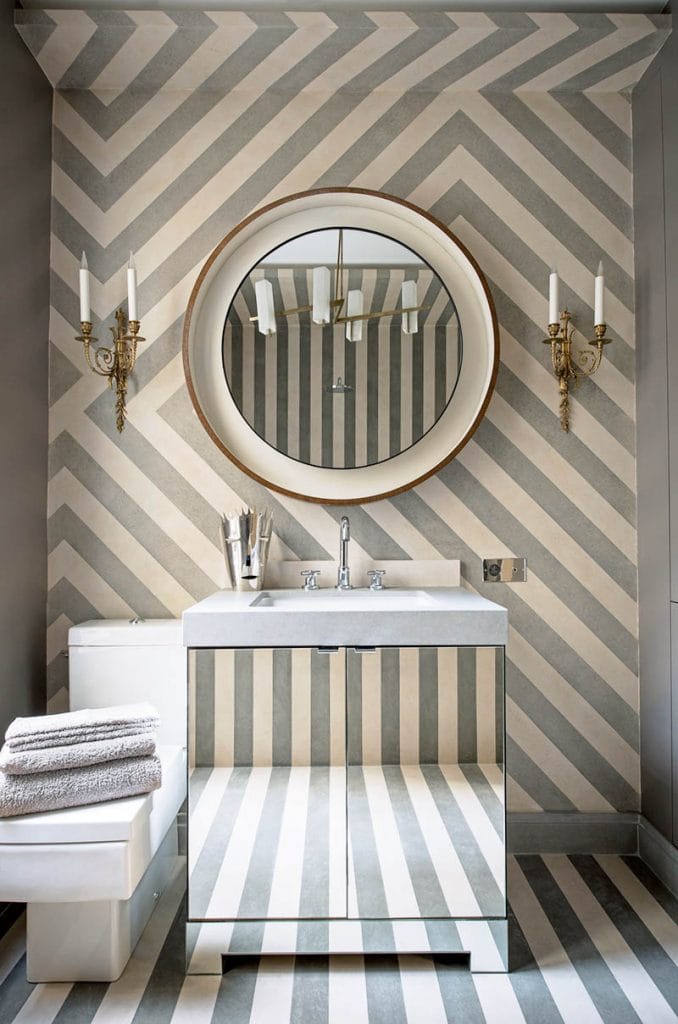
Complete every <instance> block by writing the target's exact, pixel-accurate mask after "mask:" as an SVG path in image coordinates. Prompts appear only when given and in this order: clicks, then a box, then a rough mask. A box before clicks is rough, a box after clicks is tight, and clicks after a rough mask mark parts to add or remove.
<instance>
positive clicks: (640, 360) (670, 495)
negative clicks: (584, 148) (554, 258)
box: [633, 37, 678, 843]
mask: <svg viewBox="0 0 678 1024" xmlns="http://www.w3.org/2000/svg"><path fill="white" fill-rule="evenodd" d="M677 90H678V41H677V40H676V39H675V37H674V38H672V39H671V40H670V41H669V43H668V44H667V46H666V47H665V49H664V50H663V52H662V54H661V56H660V58H659V59H658V61H657V63H656V64H655V65H653V67H652V68H651V69H650V71H649V72H648V74H647V75H646V77H645V79H644V80H643V81H642V82H641V84H640V85H639V87H638V88H637V90H636V91H635V92H634V94H633V125H634V133H633V143H634V147H633V148H634V193H635V204H634V205H635V243H636V317H637V320H636V337H637V346H636V353H637V360H636V374H637V378H636V387H637V391H636V396H637V414H638V425H637V429H638V459H637V465H638V558H639V570H638V577H639V624H640V732H641V792H642V811H643V814H644V815H645V816H646V817H647V818H648V819H649V820H650V821H651V822H652V824H653V825H655V826H656V827H657V828H658V829H659V830H660V831H661V832H662V833H663V834H664V835H665V836H667V837H668V838H669V839H672V840H673V842H674V843H678V410H677V409H676V402H675V395H676V390H677V388H678V353H677V352H676V337H675V330H676V322H677V320H678V294H677V292H676V277H677V275H678V120H677V119H676V116H675V110H674V102H675V95H676V91H677ZM672 623H673V629H672ZM672 637H673V640H672ZM672 661H673V663H674V665H675V669H674V671H673V672H672ZM672 691H673V695H672ZM672 709H673V715H674V721H673V723H672Z"/></svg>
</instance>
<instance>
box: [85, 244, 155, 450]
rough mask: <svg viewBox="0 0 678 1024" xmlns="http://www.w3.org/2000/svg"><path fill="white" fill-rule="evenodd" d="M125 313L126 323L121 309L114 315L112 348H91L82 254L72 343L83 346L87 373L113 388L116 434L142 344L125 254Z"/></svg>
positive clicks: (134, 291)
mask: <svg viewBox="0 0 678 1024" xmlns="http://www.w3.org/2000/svg"><path fill="white" fill-rule="evenodd" d="M127 311H128V313H129V320H128V319H127V318H126V317H125V314H124V313H123V311H122V309H116V311H115V320H116V326H115V327H111V328H110V332H111V334H112V335H113V346H112V347H111V348H97V349H95V348H92V342H93V341H97V338H95V337H94V336H93V335H92V321H91V320H90V302H89V269H88V266H87V257H86V256H85V253H84V252H83V254H82V261H81V263H80V334H76V341H81V342H82V344H83V346H84V349H85V359H86V360H87V365H88V366H89V368H90V370H92V371H93V372H94V373H96V374H98V375H99V376H100V377H105V378H106V379H107V380H108V386H109V387H110V388H111V389H112V388H113V385H114V384H115V394H116V398H115V425H116V427H117V428H118V433H119V434H120V433H122V431H123V429H124V426H125V416H126V414H127V413H126V409H125V396H126V394H127V378H128V377H129V375H130V373H131V372H132V370H133V369H134V364H135V362H136V358H137V343H138V342H140V341H145V340H146V339H145V338H142V337H141V335H140V334H139V329H140V327H141V324H140V322H139V320H137V271H136V267H135V265H134V255H133V254H132V253H130V254H129V263H128V264H127Z"/></svg>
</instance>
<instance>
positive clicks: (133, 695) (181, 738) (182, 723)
mask: <svg viewBox="0 0 678 1024" xmlns="http://www.w3.org/2000/svg"><path fill="white" fill-rule="evenodd" d="M68 658H69V660H68V666H69V668H68V678H69V704H70V708H71V711H79V710H80V709H81V708H101V707H108V706H110V705H112V704H134V703H137V702H138V701H146V700H147V701H150V703H151V704H153V705H154V706H155V707H156V708H157V710H158V714H159V715H160V729H159V730H158V743H162V744H172V745H178V746H181V747H185V746H186V702H187V685H186V648H185V647H184V646H183V644H182V640H181V621H180V620H179V619H148V620H146V621H143V620H141V621H138V622H137V621H134V622H129V621H128V620H127V619H99V620H95V621H92V622H84V623H83V624H82V625H80V626H72V627H71V629H69V631H68Z"/></svg>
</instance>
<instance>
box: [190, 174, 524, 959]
mask: <svg viewBox="0 0 678 1024" xmlns="http://www.w3.org/2000/svg"><path fill="white" fill-rule="evenodd" d="M183 359H184V369H185V374H186V382H187V386H188V390H189V393H190V396H191V400H192V402H193V405H194V408H195V411H196V413H197V415H198V417H199V419H200V422H201V423H202V425H203V427H204V428H205V430H206V431H207V433H208V435H209V436H210V438H211V439H212V441H213V442H214V444H215V445H216V446H217V448H218V449H219V450H220V451H221V452H222V453H223V455H224V456H226V457H228V458H229V459H230V460H231V461H232V462H233V463H234V464H235V466H237V467H238V468H239V469H240V470H242V471H243V472H244V473H247V474H248V475H249V476H250V477H252V478H253V479H254V480H255V481H257V483H258V485H264V486H265V487H266V488H268V489H269V490H271V491H274V492H280V493H282V494H286V495H289V496H291V497H293V498H295V499H302V500H305V501H312V502H320V503H323V504H326V505H333V504H334V505H347V504H362V503H364V502H369V501H376V500H377V499H380V498H381V499H383V498H388V497H391V496H393V495H395V494H398V493H399V492H401V491H405V490H407V489H408V488H410V487H413V486H415V485H416V484H418V483H421V482H422V481H423V480H425V479H426V478H427V477H430V476H431V475H432V474H434V473H436V472H437V471H438V470H440V468H441V467H442V466H444V465H445V464H446V463H447V462H449V460H450V459H452V458H454V456H455V455H456V454H457V452H458V451H460V450H461V448H462V447H463V446H464V445H465V444H466V443H467V442H468V440H469V438H470V437H471V436H472V435H473V432H474V431H475V429H476V427H477V426H478V424H479V423H480V421H481V419H482V417H483V416H484V414H485V410H486V408H487V405H488V403H489V401H490V398H491V395H492V391H493V388H494V382H495V379H496V374H497V367H498V362H499V332H498V327H497V318H496V313H495V309H494V305H493V302H492V296H491V294H490V290H489V287H488V285H487V282H486V281H485V278H484V277H483V274H482V272H481V270H480V268H479V267H478V265H477V263H476V262H475V260H474V259H473V256H472V255H471V254H470V253H469V251H468V250H467V249H466V248H465V246H464V245H462V243H461V242H460V241H459V240H458V239H456V238H455V237H454V235H453V234H452V233H451V232H450V231H449V230H448V228H447V227H445V225H443V224H441V223H440V222H438V221H437V220H435V218H433V217H432V216H431V215H430V214H428V213H426V212H425V211H423V210H419V209H417V208H416V207H414V206H412V204H410V203H408V202H406V201H404V200H401V199H398V198H395V197H393V196H386V195H382V194H380V193H376V192H369V191H367V190H362V189H353V188H337V189H316V190H313V191H310V192H303V193H298V194H297V195H293V196H287V197H285V198H284V199H279V200H276V201H275V202H273V203H270V204H269V205H267V206H264V207H262V208H261V209H260V210H258V211H256V212H255V213H254V214H252V215H251V216H249V217H247V218H246V219H245V220H244V221H242V222H241V223H240V224H239V225H237V226H236V227H234V228H233V230H231V231H230V232H229V234H228V235H226V237H225V238H224V239H223V240H222V242H221V243H220V244H219V245H218V246H217V248H216V249H215V250H214V252H213V253H212V254H211V256H210V257H209V258H208V260H207V261H206V263H205V265H204V267H203V268H202V270H201V272H200V275H199V277H198V280H197V282H196V284H195V287H194V289H193V292H192V294H191V297H190V300H189V304H188V309H187V312H186V317H185V320H184V337H183ZM348 523H349V521H348V518H347V517H346V516H343V517H342V526H341V561H340V565H339V567H338V576H337V589H332V588H330V587H327V570H324V575H323V576H322V581H321V588H318V587H317V586H315V585H311V586H308V585H307V586H306V588H305V591H304V592H302V591H301V590H300V589H297V590H284V589H281V590H274V589H271V590H270V591H268V592H267V591H260V592H258V593H256V592H253V591H250V592H246V591H244V592H222V593H218V594H214V595H213V596H212V597H209V598H207V599H206V600H205V601H202V602H200V604H198V605H196V606H195V607H194V608H191V609H188V610H187V611H186V612H185V613H184V618H183V637H184V644H185V646H186V647H187V648H188V649H189V666H190V668H189V677H190V678H189V718H190V723H189V747H190V762H191V774H190V786H189V828H188V852H189V884H188V925H187V962H188V971H189V973H219V972H220V971H221V970H222V960H224V958H226V959H225V962H226V963H228V958H229V957H230V958H233V957H236V956H247V955H260V954H262V953H263V954H273V953H283V954H301V953H314V954H326V953H358V954H369V953H393V952H412V953H429V954H430V953H434V954H438V955H440V956H443V955H445V956H447V957H451V958H453V959H460V960H465V961H467V962H468V961H469V958H470V966H471V970H473V971H504V970H506V969H507V917H506V913H507V912H506V839H505V836H506V814H505V809H506V801H505V774H504V746H505V744H504V647H505V644H506V636H507V628H508V627H507V616H506V610H505V609H504V608H500V607H499V606H498V605H496V604H493V603H492V602H490V601H486V600H485V599H483V598H481V597H480V596H478V595H477V594H473V593H470V592H468V591H465V590H463V589H462V588H461V587H459V586H453V585H452V584H451V583H449V582H448V583H447V584H446V586H445V587H440V588H435V587H434V586H432V576H433V575H436V573H434V572H433V571H432V570H428V571H426V572H424V574H423V577H422V579H423V580H425V581H426V583H424V584H423V588H422V589H418V590H417V589H413V588H412V589H402V590H399V589H397V587H396V588H392V581H393V580H394V572H393V570H392V569H389V570H388V573H387V579H386V583H387V584H389V587H387V588H384V587H383V586H381V585H380V583H379V579H380V577H381V575H382V574H383V572H382V570H383V569H384V566H383V565H381V566H379V565H378V564H376V563H375V564H373V565H372V566H371V570H372V577H373V584H372V586H371V588H370V590H369V591H368V590H360V589H356V590H354V589H352V586H351V583H350V567H349V563H348V555H347V550H348V541H349V539H350V535H349V530H348ZM393 564H394V563H391V565H393ZM431 564H434V563H431ZM439 564H440V563H438V565H439ZM248 565H249V563H248ZM312 566H313V564H312V563H310V564H309V565H307V566H306V568H307V570H312ZM366 568H367V566H365V565H363V566H362V570H363V571H361V573H360V574H359V573H358V571H357V568H356V567H355V566H354V569H356V572H355V573H354V579H357V578H358V576H359V575H360V577H361V579H362V580H363V581H364V580H365V572H364V570H365V569H366ZM333 569H334V571H335V572H336V571H337V569H336V567H333ZM250 570H251V566H250V568H248V569H247V575H246V576H243V578H244V579H247V580H250V581H251V580H252V579H253V577H254V575H256V574H252V573H251V571H250ZM311 575H312V572H311ZM458 575H459V574H458V565H457V574H456V576H457V579H456V582H457V583H458V582H459V579H458ZM259 579H260V577H259ZM296 579H297V580H298V579H299V577H298V574H297V576H296ZM375 581H376V585H375ZM308 582H311V581H308ZM426 586H428V588H429V589H425V588H426Z"/></svg>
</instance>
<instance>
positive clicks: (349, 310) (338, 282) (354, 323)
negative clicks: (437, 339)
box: [250, 228, 429, 341]
mask: <svg viewBox="0 0 678 1024" xmlns="http://www.w3.org/2000/svg"><path fill="white" fill-rule="evenodd" d="M347 278H348V273H347V268H346V266H345V265H344V231H343V228H339V229H338V242H337V258H336V261H335V264H334V293H333V294H334V297H332V289H331V280H332V275H331V273H330V268H329V267H327V266H315V267H313V269H312V296H311V302H310V303H309V304H308V305H304V306H295V307H293V308H291V309H281V310H278V311H276V309H275V302H274V298H273V285H272V284H271V282H270V281H269V280H267V279H266V278H262V279H260V280H258V281H256V282H255V285H254V293H255V300H256V315H255V316H251V317H250V321H252V322H253V323H256V325H257V330H258V331H259V333H260V334H263V335H266V336H267V337H270V336H271V335H273V334H275V333H276V330H277V328H276V317H291V316H298V315H299V314H300V313H310V314H311V319H312V321H313V323H314V324H317V325H318V326H321V327H322V326H327V325H329V324H345V329H346V340H347V341H362V340H363V323H364V322H365V321H366V320H373V319H381V318H383V317H397V316H399V317H401V318H402V332H403V334H416V333H417V330H418V328H419V321H418V313H420V312H421V311H423V310H425V309H428V308H429V307H427V306H423V305H419V304H418V296H417V282H416V281H415V280H406V281H403V282H402V285H401V290H400V306H399V307H397V308H395V309H379V310H367V311H365V297H364V295H363V292H362V289H360V288H348V286H347Z"/></svg>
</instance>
